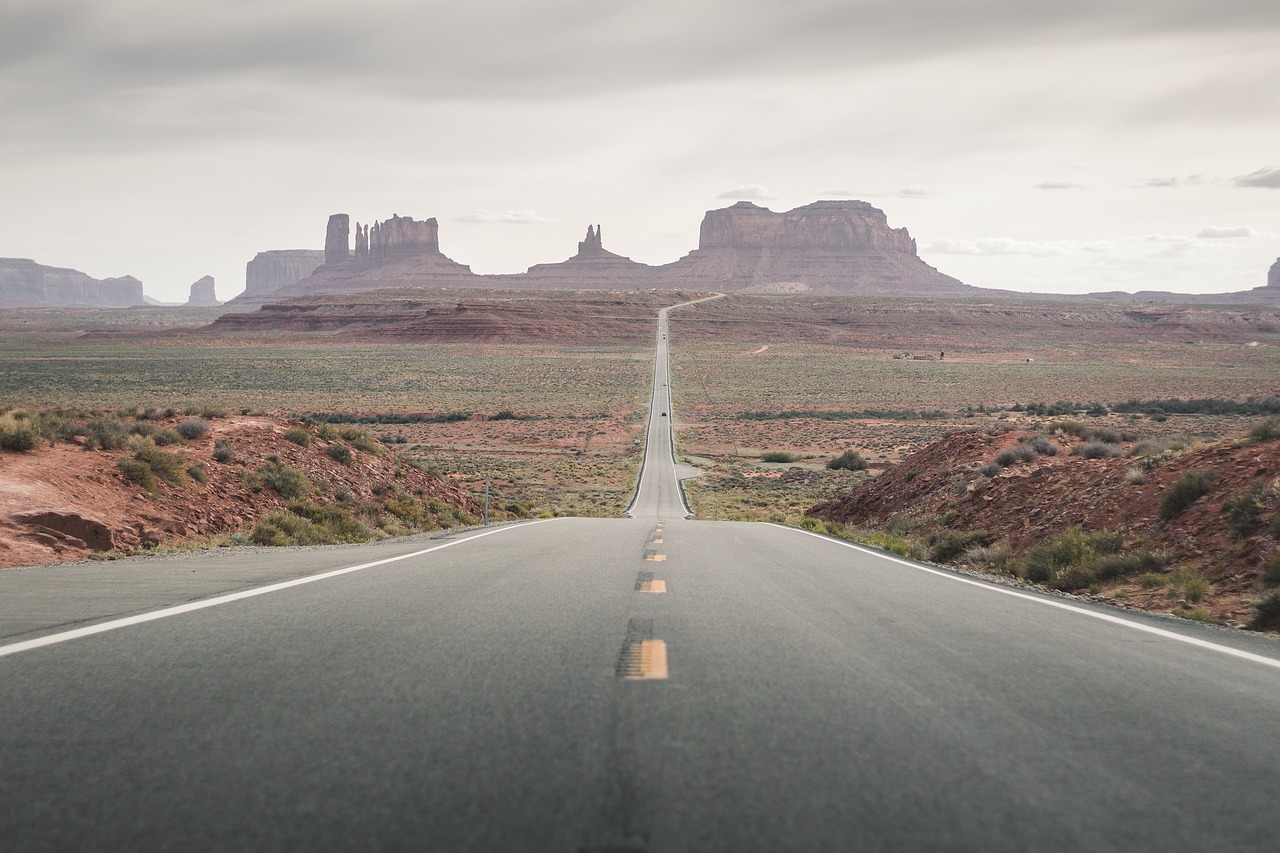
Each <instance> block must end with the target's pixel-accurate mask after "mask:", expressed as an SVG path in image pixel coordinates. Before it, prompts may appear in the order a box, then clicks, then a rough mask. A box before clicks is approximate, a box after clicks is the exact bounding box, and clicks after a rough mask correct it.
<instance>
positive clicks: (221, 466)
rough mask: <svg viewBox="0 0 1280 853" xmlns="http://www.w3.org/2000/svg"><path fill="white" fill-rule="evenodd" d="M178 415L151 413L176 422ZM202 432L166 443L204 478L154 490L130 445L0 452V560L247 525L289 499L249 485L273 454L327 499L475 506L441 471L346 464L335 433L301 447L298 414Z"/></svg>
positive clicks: (82, 553) (73, 556) (78, 552)
mask: <svg viewBox="0 0 1280 853" xmlns="http://www.w3.org/2000/svg"><path fill="white" fill-rule="evenodd" d="M179 420H181V418H173V419H170V420H167V421H166V420H161V421H156V422H155V426H157V427H165V426H169V427H172V426H174V425H175V424H176V423H177V422H178V421H179ZM210 424H211V430H210V432H209V434H208V435H206V436H204V437H202V438H199V439H196V440H193V441H190V442H188V443H186V444H184V445H181V446H177V447H169V448H165V449H166V450H169V451H173V450H181V451H182V452H183V453H185V455H186V462H187V464H188V465H189V466H199V467H200V468H202V469H203V471H204V472H205V475H206V477H207V481H206V482H203V483H201V482H198V481H197V480H195V479H192V480H190V481H189V482H188V483H187V484H186V485H183V486H169V485H165V484H163V483H162V484H160V485H158V487H157V491H156V493H155V494H152V493H149V492H147V491H146V490H145V489H143V488H142V487H141V486H139V485H138V484H137V483H134V482H131V481H130V480H128V479H126V478H125V476H124V474H123V473H122V472H121V470H120V468H119V467H118V463H119V462H120V461H121V460H123V459H129V458H132V456H133V453H132V452H131V451H130V450H128V449H121V450H89V449H87V448H86V447H84V446H83V444H81V443H58V444H55V445H53V446H48V445H42V446H40V447H39V448H37V449H35V450H33V451H30V452H26V453H13V452H8V451H0V568H9V567H12V566H28V565H42V564H46V563H54V562H61V561H65V560H77V559H84V558H86V557H88V556H90V555H91V554H93V553H95V552H99V553H100V552H121V553H128V552H130V551H134V550H138V549H139V548H147V547H156V546H174V545H179V544H182V543H184V542H189V541H198V540H203V539H207V538H209V537H211V536H214V535H217V534H226V533H235V532H239V531H246V530H248V529H250V528H252V527H253V525H254V523H255V522H256V521H257V520H258V519H259V518H260V517H262V516H264V515H266V514H268V513H270V512H272V511H274V510H278V509H281V508H283V507H285V506H286V505H287V504H288V501H287V500H286V499H285V498H283V497H281V496H280V495H279V494H277V493H276V492H274V491H272V490H271V489H267V488H261V487H259V488H258V489H257V490H255V489H254V488H253V486H252V484H251V482H250V481H249V478H246V474H248V473H249V472H251V471H253V470H255V469H256V468H257V467H258V466H259V465H261V464H262V463H263V462H265V461H267V460H268V459H271V458H273V457H274V458H276V459H278V461H279V462H280V463H281V464H283V465H287V466H289V467H291V468H295V469H298V470H300V471H302V472H303V473H305V474H306V476H307V478H308V479H309V480H310V482H311V483H312V485H313V486H315V487H316V488H317V489H318V490H319V491H320V492H321V493H322V495H321V496H316V497H314V498H312V499H313V500H317V501H319V502H323V503H329V502H332V501H333V500H334V496H335V495H338V494H340V493H342V492H346V493H349V495H350V497H349V498H347V499H348V500H351V501H359V500H369V499H372V498H373V497H374V496H375V495H379V494H390V493H399V492H405V493H409V494H411V495H414V496H416V497H418V498H419V499H421V500H423V501H431V500H436V501H440V502H442V503H445V504H448V505H450V506H453V507H457V508H459V509H461V510H463V511H465V512H468V513H472V514H474V513H477V512H479V511H480V508H479V507H478V506H477V504H476V502H475V500H474V499H473V498H472V497H470V495H468V494H467V493H466V492H464V491H462V490H461V489H458V488H456V487H454V486H452V485H450V484H448V483H446V482H444V481H442V480H441V479H439V478H438V477H436V476H434V475H432V474H429V473H427V472H424V471H420V470H418V469H416V468H414V467H412V466H409V465H402V464H399V463H397V462H396V461H395V460H394V459H390V458H384V457H382V456H379V455H377V454H374V453H366V452H362V451H359V450H354V449H353V450H352V451H351V452H352V461H351V464H350V465H344V464H342V463H340V462H338V461H336V460H334V459H332V458H330V456H329V455H328V453H327V452H326V451H327V450H328V448H329V447H330V446H331V445H333V444H345V443H346V442H341V441H339V440H337V439H335V440H334V441H333V442H327V441H323V440H321V439H319V438H318V437H317V436H315V434H314V430H312V429H311V428H309V427H304V429H307V430H308V431H309V432H310V433H311V435H312V439H313V442H312V445H311V446H310V447H305V448H304V447H301V446H299V445H297V444H294V443H293V442H290V441H286V440H285V439H284V438H283V433H284V431H285V430H286V429H288V428H289V427H290V426H298V424H297V423H296V422H290V421H286V420H284V419H281V418H266V417H231V418H226V419H215V420H212V421H210ZM218 439H224V440H229V441H231V442H232V443H233V444H234V447H235V458H234V459H233V460H232V461H230V462H227V463H222V462H217V461H215V460H214V459H213V450H214V442H215V441H216V440H218Z"/></svg>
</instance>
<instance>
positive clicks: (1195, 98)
mask: <svg viewBox="0 0 1280 853" xmlns="http://www.w3.org/2000/svg"><path fill="white" fill-rule="evenodd" d="M1277 45H1280V3H1277V2H1275V0H1213V2H1211V0H1068V1H1067V2H1062V0H1055V2H1048V0H1043V2H1037V0H696V2H691V0H678V2H677V0H645V2H639V0H470V2H467V3H459V2H457V0H452V2H448V3H437V2H422V0H372V2H365V3H353V2H350V0H342V2H337V0H183V2H173V0H165V1H164V2H161V0H0V116H3V123H2V124H0V198H2V199H3V204H2V205H0V256H5V257H25V258H33V259H35V260H37V261H39V262H40V263H44V264H50V265H54V266H67V267H73V268H76V269H80V270H83V271H84V272H87V273H89V274H90V275H93V276H96V277H103V276H117V275H126V274H131V275H134V276H137V277H138V278H140V279H142V281H143V283H144V285H145V288H146V292H147V294H148V295H150V296H153V297H156V298H159V299H164V300H171V301H180V300H184V299H185V298H186V295H187V291H188V287H189V285H190V284H191V283H192V282H193V281H195V280H196V279H198V278H200V277H201V276H203V275H213V276H214V277H215V278H216V280H217V289H218V295H219V297H220V298H223V299H227V298H230V297H231V296H234V295H235V294H237V293H239V292H240V291H241V290H243V288H244V265H245V262H247V261H248V260H249V259H250V258H252V257H253V256H254V254H255V253H257V252H259V251H263V250H267V249H288V248H321V247H322V246H323V242H324V225H325V220H326V219H327V217H328V215H329V214H330V213H335V212H345V213H349V214H351V216H352V219H353V221H355V220H359V221H361V222H368V221H371V220H374V219H386V218H389V217H390V216H391V215H392V214H393V213H398V214H400V215H402V216H413V217H415V218H418V219H423V218H426V217H428V216H435V217H437V218H438V219H439V221H440V243H441V248H442V250H443V251H444V252H445V254H447V255H449V256H450V257H452V258H454V259H455V260H457V261H459V262H462V263H466V264H470V265H471V267H472V269H474V270H475V271H477V272H519V271H522V270H524V269H526V268H527V267H529V266H530V265H532V264H535V263H544V262H554V261H560V260H563V259H565V258H567V257H568V256H570V255H572V254H573V253H574V251H576V244H577V241H578V240H580V239H581V238H582V235H583V233H585V231H586V227H587V225H588V224H589V223H600V224H601V225H602V226H603V235H604V244H605V247H606V248H608V249H610V250H612V251H615V252H618V253H620V254H623V255H628V256H630V257H632V258H635V259H636V260H639V261H643V262H646V263H651V264H658V263H667V262H670V261H673V260H676V259H677V258H679V257H680V256H682V255H684V254H685V253H687V252H688V251H690V250H691V249H694V248H696V246H697V238H698V224H699V222H700V221H701V219H702V215H703V213H704V212H705V211H706V210H708V209H711V208H716V207H724V206H726V205H728V204H732V203H733V202H734V201H737V200H739V199H751V200H753V201H755V202H756V203H758V204H762V205H765V206H768V207H770V208H772V209H773V210H788V209H790V208H793V207H797V206H799V205H802V204H806V203H808V202H811V201H814V200H816V199H820V198H860V199H865V200H866V201H869V202H871V203H872V204H874V205H876V206H877V207H880V208H882V209H884V210H885V212H886V213H887V214H888V216H889V222H890V224H891V225H893V226H894V227H903V226H905V227H906V228H908V229H909V230H910V232H911V234H912V235H913V236H914V237H916V239H917V241H918V243H919V246H920V254H921V256H922V257H923V258H924V259H925V260H926V261H928V262H929V263H930V264H932V265H934V266H936V267H938V268H939V269H941V270H942V271H943V272H946V273H949V274H951V275H954V276H956V277H958V278H960V279H962V280H964V281H966V282H968V283H971V284H976V285H981V286H989V287H1003V288H1012V289H1017V290H1029V291H1058V292H1087V291H1097V290H1116V289H1120V290H1129V291H1133V290H1140V289H1162V290H1174V291H1181V292H1188V293H1195V292H1221V291H1231V290H1242V289H1247V288H1251V287H1256V286H1259V285H1262V284H1264V283H1265V280H1266V272H1267V269H1268V267H1269V266H1270V265H1271V264H1272V263H1273V262H1274V261H1275V259H1276V257H1277V256H1280V84H1278V81H1280V50H1277Z"/></svg>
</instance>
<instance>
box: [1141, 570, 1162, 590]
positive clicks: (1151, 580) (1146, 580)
mask: <svg viewBox="0 0 1280 853" xmlns="http://www.w3.org/2000/svg"><path fill="white" fill-rule="evenodd" d="M1164 582H1165V578H1164V575H1160V574H1156V573H1155V572H1147V573H1146V574H1143V575H1139V576H1138V586H1140V587H1142V588H1143V589H1156V588H1157V587H1162V586H1164Z"/></svg>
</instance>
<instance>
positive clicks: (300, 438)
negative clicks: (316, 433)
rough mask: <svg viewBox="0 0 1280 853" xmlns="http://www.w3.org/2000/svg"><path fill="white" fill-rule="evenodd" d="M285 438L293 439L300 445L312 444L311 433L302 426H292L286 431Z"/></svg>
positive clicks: (287, 439) (286, 439) (307, 445)
mask: <svg viewBox="0 0 1280 853" xmlns="http://www.w3.org/2000/svg"><path fill="white" fill-rule="evenodd" d="M284 440H285V441H292V442H293V443H294V444H296V445H298V446H299V447H310V446H311V433H309V432H307V431H306V430H305V429H303V428H302V427H300V426H292V427H289V428H288V429H287V430H285V431H284Z"/></svg>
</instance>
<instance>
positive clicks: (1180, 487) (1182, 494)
mask: <svg viewBox="0 0 1280 853" xmlns="http://www.w3.org/2000/svg"><path fill="white" fill-rule="evenodd" d="M1215 476H1216V474H1215V472H1213V471H1184V472H1183V474H1182V476H1180V477H1179V478H1178V479H1177V480H1175V481H1174V482H1173V485H1172V486H1170V487H1169V490H1168V491H1167V492H1165V494H1164V498H1163V499H1162V500H1161V501H1160V517H1161V518H1163V519H1164V520H1165V521H1169V520H1171V519H1173V518H1176V517H1177V516H1178V515H1179V514H1180V513H1182V511H1183V510H1185V509H1186V508H1187V507H1189V506H1191V505H1192V504H1193V503H1195V502H1196V501H1198V500H1200V498H1202V497H1204V496H1205V495H1206V494H1208V493H1209V489H1210V486H1211V484H1212V483H1213V478H1214V477H1215Z"/></svg>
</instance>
